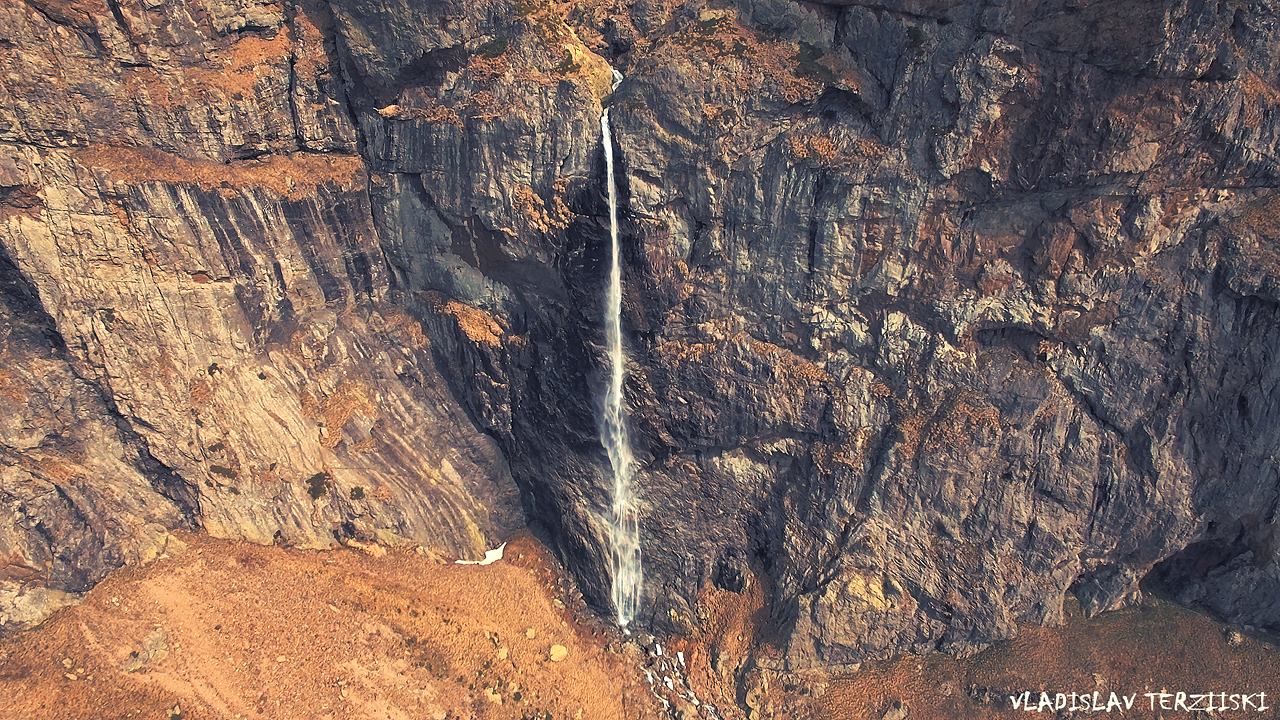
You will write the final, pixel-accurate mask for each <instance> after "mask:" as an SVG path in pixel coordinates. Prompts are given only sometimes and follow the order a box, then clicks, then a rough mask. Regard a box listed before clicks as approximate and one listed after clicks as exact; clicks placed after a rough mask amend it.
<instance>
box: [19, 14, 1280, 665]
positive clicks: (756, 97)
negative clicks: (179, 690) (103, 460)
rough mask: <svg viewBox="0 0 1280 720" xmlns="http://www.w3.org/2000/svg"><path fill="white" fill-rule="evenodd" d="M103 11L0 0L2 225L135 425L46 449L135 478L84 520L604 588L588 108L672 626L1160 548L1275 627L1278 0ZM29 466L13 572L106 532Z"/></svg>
mask: <svg viewBox="0 0 1280 720" xmlns="http://www.w3.org/2000/svg"><path fill="white" fill-rule="evenodd" d="M89 5H92V3H79V4H71V3H63V2H54V0H26V1H25V2H21V3H17V4H16V5H13V6H12V7H8V8H5V9H4V10H3V11H0V13H3V15H0V28H3V29H4V38H3V39H4V42H3V43H0V53H3V57H4V60H3V62H5V63H7V64H8V65H9V67H10V68H11V69H14V70H19V71H21V72H19V73H18V75H20V76H22V77H26V78H29V80H26V81H23V82H20V83H18V84H17V85H15V86H13V87H9V88H8V90H9V92H10V94H11V96H12V97H13V102H12V103H10V104H9V105H8V106H7V107H5V108H4V109H2V110H0V143H3V148H4V157H3V158H0V160H2V162H0V186H3V188H4V195H3V197H2V198H0V200H2V201H3V203H4V208H5V210H4V213H5V214H4V216H3V219H4V229H3V232H2V233H0V248H2V249H3V252H4V254H5V256H6V257H7V258H9V260H10V262H11V264H12V265H13V266H14V267H15V268H16V276H17V277H20V278H21V280H22V283H23V284H24V287H29V288H30V290H29V292H28V296H29V297H30V298H31V301H30V303H29V305H30V308H29V309H28V310H23V311H22V312H20V313H19V314H20V315H21V316H22V317H23V318H24V322H27V318H35V317H37V316H38V317H39V318H43V319H41V320H39V323H37V324H39V325H40V327H42V328H43V329H42V330H40V333H41V334H40V337H53V338H61V340H60V341H58V343H57V344H58V345H59V347H61V346H62V345H65V347H66V350H65V351H61V350H60V351H59V352H61V353H63V355H60V356H59V357H60V358H63V359H61V360H60V362H62V363H63V364H64V365H65V366H67V367H69V368H74V373H73V374H74V376H75V377H76V378H78V382H80V383H83V384H84V385H85V387H86V388H88V389H89V390H91V391H92V394H93V396H94V397H98V398H100V399H101V400H100V401H101V402H102V403H104V406H105V407H106V409H104V410H103V413H102V415H101V417H102V418H106V420H105V422H107V424H108V425H109V426H110V427H112V428H115V429H114V431H113V432H112V433H108V434H109V435H110V436H111V437H113V438H115V439H114V440H113V442H117V443H119V445H120V447H121V450H120V451H119V453H118V454H119V455H120V457H121V458H122V460H121V461H120V466H121V467H122V468H128V469H129V470H128V472H125V471H124V470H120V469H117V470H114V471H112V472H88V471H83V470H82V471H76V472H71V473H70V475H69V476H68V477H65V478H62V477H60V478H53V479H50V480H47V481H46V482H48V483H51V484H52V485H54V486H55V487H57V488H64V489H65V488H66V487H70V486H75V487H85V488H97V489H100V491H101V492H107V491H108V489H111V488H125V487H129V488H135V489H132V490H129V491H127V492H125V491H119V492H117V491H115V490H111V491H110V492H108V494H109V495H111V497H109V498H103V499H100V500H94V501H93V503H92V504H91V506H92V507H94V508H96V509H97V511H98V512H101V513H104V514H106V515H108V516H110V517H115V518H134V517H142V516H143V515H142V514H140V513H141V512H142V511H140V510H137V509H136V508H133V507H132V505H129V503H132V502H135V501H136V502H141V500H142V499H143V498H145V499H146V501H147V503H156V504H157V505H156V506H155V507H157V508H163V509H165V512H158V511H157V512H156V514H155V515H154V516H147V522H148V523H151V524H152V525H154V526H157V527H171V526H173V525H175V524H176V523H179V522H184V520H183V518H186V519H187V520H185V521H189V522H191V523H193V524H195V525H198V526H201V527H203V528H205V529H206V530H208V531H209V532H212V533H214V534H218V535H225V536H233V537H247V538H250V539H254V540H257V541H261V542H272V541H279V542H286V543H293V544H314V545H326V544H331V543H334V542H341V541H347V540H350V539H359V540H379V541H383V542H390V543H416V544H423V545H428V546H432V547H436V548H439V549H441V550H444V551H446V552H452V553H459V554H461V553H474V552H478V551H480V550H482V549H483V548H484V547H486V546H488V545H489V544H491V543H495V542H497V541H499V540H500V539H501V537H502V536H503V534H504V533H505V532H508V531H509V530H510V529H511V528H512V527H514V526H516V525H517V524H519V523H520V522H521V516H523V518H524V519H526V520H529V521H532V522H535V523H537V524H539V525H540V526H542V527H544V528H545V530H546V532H547V536H548V537H549V538H550V540H551V541H552V542H553V544H554V545H555V546H556V547H557V549H558V551H559V552H560V554H561V555H562V557H563V558H564V559H565V560H566V562H567V564H568V565H569V567H570V568H571V569H572V570H573V572H574V573H575V574H576V575H577V577H578V579H579V581H580V583H581V586H582V588H583V590H584V592H585V593H586V595H587V596H588V598H589V599H591V600H592V601H593V602H595V603H596V604H597V605H599V606H601V607H603V605H604V604H606V602H607V597H608V578H607V575H606V566H607V565H606V562H605V560H604V558H605V553H604V551H603V543H604V541H605V530H604V528H603V527H602V525H601V522H600V519H599V518H600V514H601V511H602V510H603V509H604V508H605V507H606V505H607V502H608V497H607V488H608V486H609V483H608V481H607V478H606V477H605V476H604V472H605V467H606V462H605V459H604V457H603V455H602V452H601V450H600V448H599V444H598V441H597V439H596V426H595V415H596V408H595V400H594V398H595V397H596V395H597V393H596V388H597V385H598V382H599V370H600V366H601V356H600V343H601V333H600V324H601V323H600V321H601V318H600V311H601V301H600V296H601V283H602V281H603V277H604V266H603V261H604V258H605V253H606V240H607V236H606V231H605V228H604V227H603V222H604V214H605V213H604V207H603V199H602V198H601V191H602V185H601V181H600V176H601V174H602V164H603V163H602V158H601V156H600V143H599V137H598V134H599V128H598V117H599V114H600V112H601V108H602V102H608V103H610V104H611V106H612V107H613V108H614V110H613V113H612V116H613V118H614V125H615V127H616V132H617V135H618V157H617V160H618V164H619V169H620V173H621V177H620V184H621V186H622V187H621V190H622V195H623V200H624V204H625V211H624V213H623V225H624V227H623V230H624V250H625V256H626V258H625V259H626V270H625V278H624V282H625V307H624V326H625V328H626V332H627V340H628V345H629V351H630V356H631V358H630V365H629V367H628V371H629V373H630V376H629V383H628V387H627V396H628V406H629V409H630V412H631V418H632V435H633V438H634V442H635V444H636V446H637V447H636V450H637V454H638V457H639V458H640V461H641V467H640V468H639V472H638V477H637V484H638V485H639V487H640V489H641V494H642V499H643V505H644V526H643V543H644V553H645V572H646V585H645V598H644V606H645V613H646V614H645V623H646V624H648V625H650V626H652V627H654V628H655V629H659V630H662V631H666V632H680V631H681V630H683V629H687V628H690V627H694V626H698V625H699V624H701V623H703V622H704V621H705V620H706V618H705V617H704V612H705V610H704V609H703V608H701V607H700V606H699V604H698V598H699V594H700V592H701V591H702V590H703V589H705V588H706V587H708V586H710V585H712V584H715V585H718V586H720V587H722V588H727V589H730V590H735V591H736V590H741V589H742V588H743V587H744V586H745V584H746V583H761V584H762V585H763V586H764V587H765V588H766V595H767V610H768V612H767V616H768V620H767V625H768V628H767V632H768V636H769V637H770V638H771V640H772V641H773V642H774V643H775V644H777V645H779V646H780V647H781V649H782V653H781V658H782V659H781V660H768V661H765V660H762V662H781V663H784V664H787V665H789V666H792V667H802V666H807V665H813V664H819V663H822V664H842V663H853V662H857V661H860V660H862V659H865V658H868V657H877V656H883V655H886V654H890V653H893V652H898V651H902V650H906V649H915V650H920V649H929V648H942V649H947V650H953V651H967V650H970V649H972V648H974V647H976V646H979V645H981V644H983V643H987V642H990V641H992V640H994V639H998V638H1002V637H1008V636H1010V635H1011V634H1013V633H1014V632H1016V628H1017V625H1018V623H1054V622H1057V621H1059V620H1060V619H1061V618H1062V614H1063V599H1064V597H1066V596H1068V595H1074V596H1076V597H1077V598H1079V599H1080V600H1081V602H1082V603H1083V604H1084V606H1085V607H1086V608H1087V609H1088V610H1090V611H1101V610H1106V609H1109V608H1115V607H1118V606H1121V605H1123V604H1125V603H1126V602H1129V601H1131V600H1132V599H1133V598H1134V597H1136V595H1137V594H1138V593H1140V592H1141V589H1142V584H1143V581H1144V579H1148V576H1150V577H1149V579H1148V580H1147V585H1148V587H1156V588H1160V589H1161V591H1162V592H1168V593H1170V594H1172V595H1173V596H1174V597H1176V598H1177V599H1179V600H1180V601H1182V602H1185V603H1189V604H1196V605H1202V606H1205V607H1207V608H1209V609H1211V610H1212V611H1214V612H1215V613H1218V614H1219V615H1221V616H1222V617H1224V618H1226V619H1228V620H1232V621H1238V622H1242V623H1247V624H1251V625H1254V626H1257V627H1259V628H1263V629H1270V630H1276V629H1280V615H1277V608H1276V607H1275V606H1274V604H1272V603H1270V602H1269V600H1268V598H1269V597H1272V596H1273V590H1274V589H1275V584H1276V582H1277V578H1278V577H1280V576H1277V572H1278V571H1277V570H1276V567H1277V559H1278V558H1277V552H1278V551H1277V544H1276V542H1275V538H1276V534H1275V527H1276V525H1275V523H1276V510H1277V502H1278V498H1280V469H1278V467H1277V462H1278V459H1277V452H1280V450H1278V448H1280V422H1278V420H1280V418H1278V416H1277V412H1278V410H1277V408H1276V399H1277V383H1278V382H1280V369H1278V367H1280V366H1277V364H1276V363H1275V356H1276V353H1277V350H1280V323H1278V322H1277V321H1278V320H1280V317H1277V312H1278V309H1280V282H1278V278H1280V250H1277V242H1278V241H1280V227H1278V226H1277V224H1276V221H1275V218H1276V216H1277V214H1278V213H1280V196H1278V195H1277V184H1278V180H1277V174H1278V167H1277V163H1278V162H1280V89H1278V87H1277V86H1278V84H1280V6H1277V5H1276V4H1275V3H1274V2H1267V1H1255V2H1248V1H1236V0H1231V1H1222V2H1218V1H1215V0H1205V1H1189V0H1188V1H1183V0H1168V1H1166V2H1136V1H1135V2H1124V1H1121V2H1116V1H1114V0H1111V1H1108V2H1088V1H1082V2H1053V1H1045V2H1013V3H1004V4H999V5H995V4H986V3H950V2H947V3H943V2H929V1H928V0H917V1H914V2H911V1H907V0H903V1H901V2H894V1H891V0H886V1H885V2H876V3H871V2H867V3H860V2H840V3H798V2H791V1H790V0H759V1H757V2H751V1H750V0H741V1H740V2H737V3H722V4H714V5H705V4H701V3H679V2H674V1H672V2H663V1H662V0H653V1H646V2H636V3H628V4H624V3H617V4H613V5H607V4H601V5H589V4H585V3H570V4H568V5H550V4H542V3H539V2H517V3H509V2H504V1H500V0H485V1H482V2H478V3H477V2H466V3H464V2H448V1H441V0H435V1H433V2H427V3H413V2H407V1H404V0H331V1H330V2H328V3H323V2H296V3H293V2H290V3H285V4H283V5H281V4H278V3H271V2H267V1H266V0H220V1H219V2H209V3H202V4H201V3H194V2H192V3H185V2H178V1H176V0H170V2H167V3H164V4H163V7H159V6H157V7H153V5H154V4H148V5H146V6H143V5H141V4H136V3H130V2H128V1H127V0H122V1H121V2H119V3H113V4H112V8H114V9H115V12H106V8H105V7H104V8H97V9H96V10H91V9H90V8H89V7H88V6H89ZM98 10H102V12H98ZM45 36H48V37H52V38H53V39H54V41H53V44H52V46H51V47H46V46H45V45H44V44H43V43H38V42H36V41H35V40H34V38H37V37H45ZM51 53H55V54H56V58H57V61H56V62H55V61H54V55H51ZM606 58H607V59H608V61H609V62H610V63H612V64H613V65H614V66H615V67H617V68H619V69H620V70H621V71H622V72H623V73H624V74H625V75H626V80H625V81H624V82H623V84H622V85H621V86H620V87H619V89H618V90H617V91H616V93H614V94H613V95H612V96H609V97H608V98H606V94H607V93H608V88H609V70H608V66H607V65H606V61H605V59H606ZM64 117H73V118H76V120H75V121H74V122H73V123H71V125H70V126H67V124H66V123H65V122H64V121H63V120H62V118H64ZM35 305H38V312H37V308H36V307H35ZM30 337H31V336H30V335H22V336H20V337H19V336H15V338H17V339H15V340H13V341H7V344H6V347H5V352H6V353H14V352H18V351H21V352H34V350H31V349H30V348H33V347H36V346H37V345H38V343H36V342H35V341H34V340H31V339H30ZM23 338H26V339H23ZM50 342H53V341H52V340H51V341H50ZM16 366H17V364H10V363H8V362H6V365H5V368H6V369H7V368H9V367H16ZM68 372H71V371H68ZM46 379H47V378H46ZM10 382H11V383H12V387H15V388H18V390H17V392H23V393H25V392H28V389H29V388H30V387H31V384H32V383H33V382H35V380H34V379H33V378H31V377H21V378H18V379H17V380H13V381H10ZM60 386H61V385H59V387H60ZM5 387H9V386H5ZM23 407H24V406H19V412H18V413H17V414H16V416H17V417H20V418H29V419H28V420H26V421H23V426H24V427H28V428H30V427H41V426H42V425H41V422H40V421H38V420H37V419H35V418H38V416H37V415H35V414H34V413H35V412H36V410H35V409H33V408H32V406H30V405H29V404H28V405H26V406H25V408H26V409H25V410H24V409H23ZM66 412H67V411H65V410H62V409H59V410H58V413H60V414H58V415H57V416H58V417H67V415H66ZM86 416H87V417H90V418H92V417H96V416H95V415H93V414H87V415H86ZM113 418H114V419H113ZM125 428H127V429H128V431H127V432H126V430H125ZM14 432H16V431H15V430H12V429H10V430H6V433H14ZM12 437H13V436H12V435H6V436H5V437H3V438H0V444H3V445H4V446H6V447H12V446H15V441H14V440H13V439H11V438H12ZM143 451H145V455H146V457H148V458H149V459H148V460H147V461H146V463H143V464H141V465H140V464H139V463H138V462H136V461H135V459H136V458H137V457H138V456H139V454H140V453H142V452H143ZM93 456H94V457H97V456H98V455H97V454H96V453H95V454H93ZM3 457H4V458H5V461H4V465H3V472H4V473H5V474H3V475H0V492H9V493H10V494H12V492H11V490H10V488H13V487H20V486H21V483H22V482H24V481H23V480H22V479H21V478H23V477H25V475H22V474H23V473H30V472H32V470H31V468H32V467H34V465H33V464H32V463H33V462H35V460H34V459H33V458H32V457H30V456H11V455H5V456H3ZM10 457H13V458H14V459H12V460H10V459H9V458H10ZM121 478H123V479H121ZM35 495H36V493H35V492H31V493H29V495H23V496H21V497H18V498H17V499H16V500H14V501H11V504H12V503H14V502H16V503H17V504H18V505H21V506H22V507H23V508H24V509H23V510H22V512H24V513H28V515H30V516H31V517H35V518H37V520H36V521H33V522H29V523H26V524H19V525H18V526H17V527H16V528H15V529H14V530H13V531H10V530H8V529H3V530H0V551H3V552H0V557H4V556H6V555H7V556H9V557H13V558H16V560H15V561H13V563H11V565H12V566H13V567H19V566H21V567H29V568H31V572H30V573H28V574H27V575H26V576H23V578H20V579H16V580H8V579H7V578H8V577H9V576H8V575H0V580H3V581H5V582H9V585H8V586H6V587H10V588H17V587H23V588H26V587H35V586H38V585H45V586H52V587H55V588H62V589H70V590H76V589H79V588H80V586H74V585H73V584H71V583H69V582H68V581H67V580H65V579H64V576H63V575H59V574H58V573H59V572H62V571H61V570H58V568H59V567H62V566H60V565H58V563H56V562H53V561H50V560H46V559H41V557H43V556H40V557H37V556H38V553H37V551H36V550H35V549H32V548H37V546H39V547H52V548H54V552H61V553H62V555H63V556H64V559H63V561H62V562H63V564H64V565H66V566H67V567H91V568H92V572H90V575H92V576H93V577H99V576H100V575H101V573H102V572H104V571H105V569H106V568H108V567H110V566H112V565H115V564H118V563H119V562H123V561H126V560H127V559H128V558H127V557H124V556H120V557H117V556H106V557H105V559H102V560H99V559H98V556H94V557H93V558H92V559H91V558H90V557H89V553H88V552H87V551H84V550H81V549H78V548H80V547H81V545H79V544H76V543H77V542H78V541H75V540H70V539H68V540H60V539H56V538H55V539H53V540H41V541H40V542H37V539H38V538H39V537H41V531H40V527H42V526H43V527H47V526H49V525H50V524H51V523H53V522H54V521H53V520H47V521H46V520H40V519H39V518H41V517H46V516H47V517H50V518H52V517H54V516H55V515H56V513H58V512H61V511H57V510H54V509H49V510H39V509H38V508H37V509H36V510H29V509H27V508H32V507H37V506H35V505H33V504H32V503H33V500H32V499H31V498H32V497H34V496H35ZM126 500H127V501H128V502H126ZM149 507H150V506H149ZM32 513H34V514H32ZM40 513H45V515H44V516H41V515H40ZM166 513H167V514H166ZM58 517H62V516H58ZM41 523H43V525H42V524H41ZM57 524H59V525H60V526H62V527H63V528H64V530H62V531H60V532H61V533H62V534H61V535H59V536H58V537H73V536H79V535H83V536H86V537H92V538H95V539H94V540H93V542H95V543H99V544H101V546H102V547H108V546H109V547H133V546H137V545H139V543H140V540H139V538H138V537H136V536H135V535H133V534H130V533H125V535H127V536H128V537H115V536H110V535H105V534H104V532H103V531H101V530H97V529H95V525H94V524H93V522H91V521H89V520H82V519H75V518H69V519H65V520H58V521H57ZM122 525H126V526H128V527H137V526H139V523H136V522H124V523H122ZM104 537H105V538H106V539H105V540H104V539H103V538H104ZM40 543H43V545H40ZM142 545H143V546H147V547H149V546H148V545H146V544H145V543H142ZM84 547H88V545H85V546H84ZM95 547H97V546H95ZM1153 570H1154V571H1153ZM15 592H16V591H15ZM771 657H772V656H771Z"/></svg>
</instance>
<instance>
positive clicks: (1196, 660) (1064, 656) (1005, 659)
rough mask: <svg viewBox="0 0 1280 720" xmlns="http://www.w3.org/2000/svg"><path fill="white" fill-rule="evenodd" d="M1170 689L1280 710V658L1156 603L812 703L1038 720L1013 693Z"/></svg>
mask: <svg viewBox="0 0 1280 720" xmlns="http://www.w3.org/2000/svg"><path fill="white" fill-rule="evenodd" d="M971 688H979V689H980V688H990V689H991V690H992V694H993V695H994V698H993V702H991V703H989V704H988V703H981V702H975V701H974V700H972V699H970V697H969V691H970V689H971ZM1162 688H1170V689H1177V690H1186V691H1192V692H1194V691H1205V690H1240V691H1252V692H1257V691H1264V690H1265V691H1266V692H1267V695H1268V698H1269V704H1274V703H1271V701H1270V698H1271V696H1272V693H1273V692H1275V691H1276V690H1277V688H1280V654H1278V653H1277V651H1276V649H1275V648H1274V647H1273V646H1271V645H1267V644H1265V643H1263V642H1261V641H1258V640H1253V639H1249V638H1246V639H1245V641H1244V643H1243V644H1242V645H1240V646H1239V647H1231V646H1230V645H1229V644H1228V643H1227V640H1226V637H1225V635H1224V633H1223V630H1222V627H1221V626H1220V625H1218V624H1217V623H1215V622H1213V621H1212V620H1211V619H1209V618H1207V617H1205V616H1203V615H1199V614H1196V613H1194V612H1191V611H1189V610H1185V609H1182V608H1178V607H1176V606H1172V605H1169V604H1167V603H1163V602H1158V601H1152V602H1149V603H1148V604H1147V605H1145V606H1143V607H1138V608H1132V609H1128V610H1121V611H1117V612H1112V613H1106V614H1104V615H1101V616H1099V617H1097V618H1093V619H1091V620H1086V619H1084V618H1082V617H1080V616H1079V614H1078V611H1074V610H1073V611H1071V612H1070V613H1069V619H1068V622H1067V624H1066V626H1065V627H1062V628H1046V627H1027V628H1024V629H1022V631H1021V632H1020V634H1019V635H1018V637H1017V638H1016V639H1014V640H1012V641H1009V642H1003V643H999V644H997V645H996V646H994V647H992V648H991V649H989V650H987V651H985V652H983V653H980V654H979V655H977V656H976V657H973V658H971V659H969V660H960V659H957V658H954V657H951V656H947V655H926V656H918V657H917V656H907V657H904V658H902V659H900V660H897V661H893V662H888V663H873V664H871V665H868V666H865V667H863V668H862V669H861V670H860V671H858V672H856V673H851V674H846V675H844V676H843V677H837V678H835V679H833V680H830V681H829V683H828V684H827V689H826V690H825V692H822V693H820V694H819V696H818V697H817V698H816V699H815V700H814V701H812V703H811V704H812V706H813V711H812V714H813V716H814V717H822V718H828V717H830V718H846V717H850V718H853V717H880V715H879V713H881V712H883V711H884V709H885V708H886V707H888V705H889V703H890V702H891V701H892V700H894V699H898V700H902V701H904V703H905V704H906V706H907V708H908V711H909V717H910V718H911V720H957V719H958V718H966V719H972V720H1004V719H1006V718H1007V719H1009V720H1012V719H1013V718H1019V717H1023V718H1025V717H1037V716H1036V715H1033V714H1028V713H1026V712H1021V711H1017V712H1015V711H1014V710H1013V709H1012V708H1011V707H1010V705H1009V701H1008V697H1007V692H1006V691H1023V690H1029V691H1035V692H1038V691H1040V690H1042V689H1043V690H1047V691H1050V692H1053V691H1057V690H1063V691H1065V692H1071V691H1072V690H1076V691H1081V692H1092V691H1093V690H1095V689H1097V690H1099V691H1101V692H1103V694H1104V696H1105V694H1106V693H1107V692H1110V691H1115V692H1118V693H1143V692H1148V691H1153V692H1154V691H1159V690H1161V689H1162ZM1141 702H1144V699H1143V698H1141V697H1139V703H1141ZM1102 716H1103V715H1099V717H1102ZM1044 717H1047V715H1045V716H1044ZM1108 717H1125V718H1138V719H1146V718H1155V717H1157V715H1155V714H1153V713H1151V712H1149V711H1146V710H1143V709H1140V708H1138V707H1136V706H1135V708H1134V712H1130V713H1127V714H1125V715H1123V716H1120V715H1111V716H1108ZM1166 717H1174V715H1166ZM1227 717H1233V716H1231V715H1227ZM1241 717H1243V715H1241ZM1254 717H1261V716H1258V715H1256V714H1255V715H1254Z"/></svg>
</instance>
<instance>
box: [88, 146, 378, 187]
mask: <svg viewBox="0 0 1280 720" xmlns="http://www.w3.org/2000/svg"><path fill="white" fill-rule="evenodd" d="M73 157H74V158H75V161H76V162H77V163H78V164H80V165H82V166H83V167H85V168H89V169H92V170H96V171H99V172H102V173H105V174H106V175H107V177H108V178H109V179H110V180H113V181H115V182H121V183H125V184H142V183H151V182H164V183H173V184H179V185H195V186H198V187H201V188H206V189H212V190H227V191H235V190H238V189H241V188H245V187H261V188H264V189H266V190H269V191H270V192H273V193H275V194H276V195H280V196H283V197H288V198H298V197H305V196H308V195H311V194H314V193H315V191H316V189H317V187H318V186H321V185H332V186H336V187H338V188H340V189H342V190H348V191H350V190H356V189H358V188H360V187H363V185H364V182H365V172H364V162H363V161H362V160H361V159H360V158H359V157H358V156H355V155H305V154H299V155H275V156H271V157H270V158H268V159H266V160H241V161H237V162H232V163H219V162H213V161H211V160H193V159H189V158H184V157H181V156H178V155H174V154H172V153H166V152H163V151H160V150H156V149H154V148H141V147H121V146H108V145H90V146H88V147H85V148H82V149H79V150H77V151H75V153H74V156H73Z"/></svg>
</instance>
